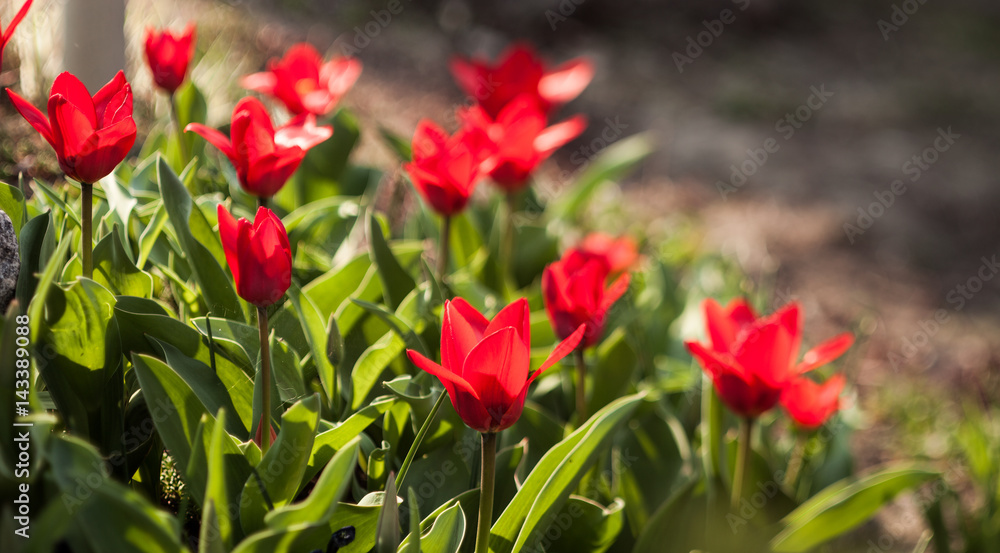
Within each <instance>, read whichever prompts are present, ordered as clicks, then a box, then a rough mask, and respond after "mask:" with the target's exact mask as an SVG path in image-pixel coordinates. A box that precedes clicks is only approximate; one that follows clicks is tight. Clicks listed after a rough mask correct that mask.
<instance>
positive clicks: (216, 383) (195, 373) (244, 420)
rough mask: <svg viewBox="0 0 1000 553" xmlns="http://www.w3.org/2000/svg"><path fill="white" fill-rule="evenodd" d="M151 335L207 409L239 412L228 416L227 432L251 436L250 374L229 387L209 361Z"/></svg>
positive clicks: (168, 362)
mask: <svg viewBox="0 0 1000 553" xmlns="http://www.w3.org/2000/svg"><path fill="white" fill-rule="evenodd" d="M149 339H150V340H152V341H153V342H154V343H155V344H156V345H157V346H158V347H159V348H160V351H162V353H163V359H164V360H165V361H166V363H167V366H169V367H170V368H171V370H173V371H174V373H176V374H177V376H179V377H181V379H183V380H184V382H185V383H186V384H187V385H188V386H189V387H190V389H191V391H192V392H194V394H195V396H196V397H197V398H198V400H199V401H201V404H202V405H203V406H204V407H205V410H206V411H207V412H209V413H217V412H218V411H219V409H225V410H226V412H227V413H236V414H237V416H236V417H232V416H231V417H229V422H228V423H227V424H226V431H227V432H229V433H230V434H232V435H234V436H236V437H237V438H239V439H240V440H243V441H245V440H248V439H250V433H249V430H248V429H249V428H250V427H251V425H252V422H253V421H252V417H253V415H252V414H251V408H250V402H251V400H252V399H253V395H252V394H253V388H252V383H251V382H250V379H249V378H244V379H240V382H241V385H240V386H239V387H237V388H233V389H230V388H229V387H227V386H226V384H224V383H223V382H222V380H221V379H219V377H218V375H217V374H216V373H214V372H212V368H211V367H209V366H208V365H206V364H204V363H202V362H201V361H198V360H197V359H192V358H190V357H188V356H186V355H184V354H183V353H181V351H180V350H179V349H177V348H176V347H174V346H173V345H171V344H169V343H167V342H164V341H161V340H158V339H156V338H153V337H149Z"/></svg>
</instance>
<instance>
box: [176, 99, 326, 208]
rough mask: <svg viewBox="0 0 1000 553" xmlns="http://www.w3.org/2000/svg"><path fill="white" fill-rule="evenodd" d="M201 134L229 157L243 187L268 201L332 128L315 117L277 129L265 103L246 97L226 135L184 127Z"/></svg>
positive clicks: (297, 120) (195, 126)
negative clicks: (319, 123) (319, 125)
mask: <svg viewBox="0 0 1000 553" xmlns="http://www.w3.org/2000/svg"><path fill="white" fill-rule="evenodd" d="M184 130H185V132H186V131H193V132H196V133H198V134H200V135H201V136H202V137H204V138H205V140H208V141H209V142H211V143H212V144H213V145H214V146H215V147H216V148H218V149H219V150H221V151H222V153H224V154H226V157H228V158H229V161H231V162H232V164H233V167H235V168H236V174H237V175H238V176H239V178H240V184H241V185H242V186H243V189H244V190H246V191H247V192H249V193H251V194H253V195H255V196H259V197H261V198H267V197H270V196H273V195H275V194H276V193H277V192H278V190H281V187H282V186H284V185H285V182H287V181H288V179H289V177H291V176H292V173H294V172H295V170H296V169H298V168H299V164H300V163H302V159H303V158H304V157H305V156H306V152H307V151H308V150H309V149H310V148H312V147H313V146H316V145H317V144H319V143H321V142H323V141H324V140H326V139H328V138H330V137H331V136H332V135H333V129H332V128H330V127H317V126H316V121H315V119H314V118H313V116H311V115H308V116H303V117H300V118H296V119H295V120H293V121H291V122H290V123H288V124H287V125H285V126H283V127H281V128H279V129H277V130H275V128H274V125H273V123H271V116H269V115H268V114H267V111H266V110H265V109H264V104H262V103H260V100H257V99H256V98H249V97H248V98H244V99H242V100H240V101H239V103H237V104H236V108H235V109H233V122H232V125H231V126H230V130H229V134H230V136H232V140H230V139H229V138H226V135H224V134H222V133H221V132H219V131H217V130H215V129H213V128H211V127H206V126H205V125H202V124H200V123H191V124H189V125H188V126H187V127H185V128H184Z"/></svg>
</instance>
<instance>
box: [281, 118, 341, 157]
mask: <svg viewBox="0 0 1000 553" xmlns="http://www.w3.org/2000/svg"><path fill="white" fill-rule="evenodd" d="M331 136H333V127H329V126H325V125H324V126H317V125H316V116H314V115H312V114H311V113H310V114H307V116H306V117H303V118H296V120H295V121H293V123H290V124H288V125H285V126H283V127H281V128H280V129H278V130H277V131H275V133H274V144H275V145H276V146H280V147H283V148H295V147H297V148H301V149H303V150H308V149H310V148H312V147H314V146H316V145H318V144H320V143H322V142H324V141H326V140H327V139H328V138H330V137H331Z"/></svg>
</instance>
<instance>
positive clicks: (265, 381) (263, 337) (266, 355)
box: [257, 305, 271, 454]
mask: <svg viewBox="0 0 1000 553" xmlns="http://www.w3.org/2000/svg"><path fill="white" fill-rule="evenodd" d="M257 328H258V329H259V330H260V382H261V384H260V385H261V388H260V405H261V407H260V409H261V411H262V413H263V414H262V416H261V422H260V424H265V425H267V427H266V428H264V429H263V430H261V433H260V452H261V454H264V453H267V450H268V448H270V447H271V350H270V344H268V340H267V308H265V307H261V306H259V305H258V306H257Z"/></svg>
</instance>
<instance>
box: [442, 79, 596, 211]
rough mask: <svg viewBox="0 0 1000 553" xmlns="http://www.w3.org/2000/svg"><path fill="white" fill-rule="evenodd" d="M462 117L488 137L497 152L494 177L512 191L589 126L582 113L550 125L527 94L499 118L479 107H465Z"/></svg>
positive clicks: (491, 175)
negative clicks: (553, 153)
mask: <svg viewBox="0 0 1000 553" xmlns="http://www.w3.org/2000/svg"><path fill="white" fill-rule="evenodd" d="M459 118H460V119H462V121H463V123H464V124H465V127H466V128H467V129H469V130H470V131H473V132H479V133H483V134H484V135H485V136H486V137H487V138H488V140H489V142H490V143H491V149H492V152H491V153H492V154H493V155H492V159H491V160H490V162H489V164H490V167H491V169H490V172H489V173H490V177H491V178H492V179H493V180H494V181H495V182H496V183H497V184H498V185H499V186H500V187H501V188H503V189H505V190H507V191H508V192H513V191H516V190H519V189H520V188H522V187H523V186H524V185H525V184H527V181H528V178H529V177H530V176H531V174H532V173H533V172H534V171H535V169H536V168H537V167H538V166H539V165H541V163H542V162H543V161H545V160H546V159H548V157H549V156H550V155H552V152H554V151H556V150H557V149H559V148H560V147H561V146H562V145H564V144H566V143H567V142H569V141H570V140H573V139H574V138H576V137H577V136H579V134H580V133H581V132H583V129H585V128H586V127H587V120H586V118H585V117H583V116H582V115H577V116H575V117H572V118H570V119H567V120H566V121H563V122H561V123H556V124H555V125H552V126H551V127H546V117H545V113H544V112H542V111H541V110H540V109H539V108H538V106H536V105H535V104H534V103H533V100H532V99H531V97H530V96H527V95H522V96H519V97H518V98H516V99H514V100H513V101H512V102H511V103H510V104H508V105H507V107H505V108H504V109H503V110H502V111H501V112H500V115H499V116H497V118H496V120H493V119H491V118H490V116H489V114H488V113H487V112H486V111H485V110H484V109H483V108H481V107H479V106H473V107H472V108H469V109H466V110H461V111H460V112H459Z"/></svg>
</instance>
